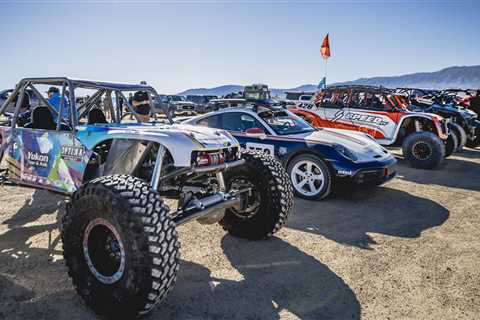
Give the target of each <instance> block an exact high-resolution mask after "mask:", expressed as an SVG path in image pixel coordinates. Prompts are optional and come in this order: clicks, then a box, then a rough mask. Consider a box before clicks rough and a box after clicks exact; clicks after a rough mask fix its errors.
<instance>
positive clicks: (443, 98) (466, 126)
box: [396, 88, 480, 150]
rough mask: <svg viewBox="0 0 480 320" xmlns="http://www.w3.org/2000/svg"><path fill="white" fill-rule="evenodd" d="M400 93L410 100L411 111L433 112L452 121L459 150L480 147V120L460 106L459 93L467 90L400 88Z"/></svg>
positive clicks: (473, 113)
mask: <svg viewBox="0 0 480 320" xmlns="http://www.w3.org/2000/svg"><path fill="white" fill-rule="evenodd" d="M396 91H397V92H398V93H400V94H403V95H405V97H406V98H407V99H408V103H409V105H410V109H411V110H413V111H419V112H431V113H435V114H438V115H440V116H442V117H444V118H448V119H450V123H449V124H448V125H449V128H450V131H451V133H452V134H453V135H455V136H456V138H457V140H458V145H459V146H458V150H461V149H462V148H463V147H464V146H465V145H466V146H468V147H471V148H475V147H477V146H479V145H480V120H479V119H478V115H477V114H476V113H475V112H473V111H472V110H469V109H467V108H465V107H462V106H460V105H459V103H461V101H463V100H462V99H461V98H459V97H458V96H457V94H459V93H464V94H466V93H465V92H468V91H466V90H444V91H428V90H423V89H413V88H400V89H397V90H396Z"/></svg>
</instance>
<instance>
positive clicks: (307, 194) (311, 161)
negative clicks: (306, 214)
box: [287, 154, 332, 200]
mask: <svg viewBox="0 0 480 320" xmlns="http://www.w3.org/2000/svg"><path fill="white" fill-rule="evenodd" d="M287 172H288V175H289V176H290V180H291V182H292V185H293V192H294V193H295V195H296V196H298V197H300V198H303V199H307V200H320V199H323V198H325V197H327V196H328V195H329V194H330V193H331V189H332V173H331V172H330V169H329V168H328V166H327V165H326V164H325V162H324V161H323V160H322V159H320V158H319V157H317V156H315V155H309V154H307V155H300V156H297V157H295V158H294V159H292V160H291V161H290V163H289V164H288V168H287Z"/></svg>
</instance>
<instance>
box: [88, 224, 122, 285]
mask: <svg viewBox="0 0 480 320" xmlns="http://www.w3.org/2000/svg"><path fill="white" fill-rule="evenodd" d="M83 254H84V256H85V260H86V262H87V266H88V268H89V269H90V271H91V272H92V274H93V275H94V276H95V277H96V278H97V279H98V281H100V282H102V283H105V284H112V283H115V282H117V281H118V280H120V278H121V277H122V275H123V272H124V271H125V248H124V246H123V242H122V240H121V238H120V234H119V233H118V231H117V230H116V229H115V227H114V226H113V225H112V224H111V223H110V222H108V221H107V220H105V219H102V218H98V219H95V220H93V221H91V222H90V223H89V224H88V226H87V228H86V229H85V234H84V236H83Z"/></svg>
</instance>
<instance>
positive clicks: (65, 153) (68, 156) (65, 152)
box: [60, 145, 85, 161]
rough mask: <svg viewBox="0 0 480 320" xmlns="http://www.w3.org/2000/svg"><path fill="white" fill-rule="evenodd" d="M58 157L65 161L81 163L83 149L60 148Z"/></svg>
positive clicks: (83, 153)
mask: <svg viewBox="0 0 480 320" xmlns="http://www.w3.org/2000/svg"><path fill="white" fill-rule="evenodd" d="M60 156H61V157H62V159H65V160H72V161H82V160H83V157H84V156H85V147H83V146H68V145H66V146H61V151H60Z"/></svg>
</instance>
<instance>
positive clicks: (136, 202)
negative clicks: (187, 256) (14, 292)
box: [61, 175, 180, 319]
mask: <svg viewBox="0 0 480 320" xmlns="http://www.w3.org/2000/svg"><path fill="white" fill-rule="evenodd" d="M98 199H102V201H103V202H104V203H107V204H108V205H109V206H111V207H112V208H113V209H112V210H113V211H114V212H116V213H117V214H116V215H115V217H116V218H117V219H118V223H119V224H120V226H121V227H122V229H123V230H122V231H119V232H120V233H121V236H123V235H122V232H123V233H125V232H128V236H129V239H130V240H133V242H134V243H135V244H137V245H139V246H138V248H137V249H138V250H132V252H127V253H126V255H130V257H131V258H132V261H135V263H134V262H132V263H131V264H132V266H129V267H128V266H127V267H126V269H127V268H130V271H129V273H128V278H129V279H128V280H129V281H133V282H135V285H136V287H135V289H136V290H137V292H135V293H134V296H135V301H134V302H133V303H132V304H130V305H129V304H128V303H127V305H116V306H111V307H105V305H102V304H104V303H105V301H101V299H98V297H96V295H95V292H92V291H93V290H89V289H91V288H92V285H91V284H90V287H89V286H88V285H87V284H86V282H85V279H86V278H87V277H89V275H88V274H90V280H91V278H92V277H93V276H92V274H91V272H90V270H89V269H88V267H87V266H83V265H82V264H81V261H83V263H84V264H85V262H84V261H85V259H84V257H83V253H82V254H81V256H78V250H77V248H76V246H77V245H78V243H77V241H78V240H80V246H82V244H81V242H82V238H81V237H80V238H77V235H76V234H75V231H77V232H78V231H79V230H78V228H82V227H80V225H82V223H80V222H81V221H82V214H83V215H84V214H85V212H82V211H84V210H85V209H82V207H83V206H88V203H91V202H96V201H98ZM94 206H95V205H94ZM168 212H169V208H168V206H167V205H165V204H164V202H163V200H162V199H161V198H160V195H159V194H158V193H157V192H156V191H153V190H152V189H151V188H150V186H149V185H148V184H147V183H146V182H145V181H143V180H141V179H139V178H136V177H132V176H127V175H112V176H105V177H100V178H97V179H94V180H92V181H90V182H88V183H86V184H85V185H83V186H82V187H80V188H79V190H78V191H76V192H75V193H74V194H73V196H72V199H71V203H70V204H68V205H67V212H66V214H65V215H64V216H63V219H62V235H61V236H62V242H63V252H64V259H65V263H66V265H67V268H68V274H69V276H70V277H71V278H72V281H73V284H74V286H75V288H76V290H77V292H78V294H79V295H80V296H81V297H82V298H83V300H84V301H85V303H86V304H87V306H89V307H90V308H92V309H93V310H94V311H95V312H97V313H98V314H100V315H102V316H106V317H108V318H112V317H115V318H122V319H124V318H125V319H126V318H134V317H137V316H139V315H143V314H146V313H147V312H149V311H150V310H152V308H153V307H154V306H155V305H156V304H158V303H159V302H160V301H162V300H163V299H164V298H165V297H166V296H167V295H168V294H169V292H170V291H171V290H172V288H173V286H174V284H175V282H176V277H177V271H178V267H179V247H180V245H179V242H178V239H177V233H176V229H175V223H174V222H173V221H172V220H171V219H170V217H169V215H168ZM84 220H85V219H84ZM87 223H88V221H87V222H84V223H83V224H84V225H86V224H87ZM84 228H85V227H83V230H84ZM80 232H81V234H82V236H83V231H82V229H81V230H80ZM127 259H128V257H127ZM86 273H88V274H86ZM126 277H127V270H126V271H125V273H124V275H123V278H126ZM135 277H136V278H135ZM132 278H133V279H132ZM93 279H94V281H97V280H96V279H95V278H93ZM120 281H123V280H122V279H121V280H120ZM125 281H127V280H125ZM123 289H125V288H123ZM112 290H113V289H112ZM128 294H132V293H131V292H128ZM109 302H111V301H109ZM127 302H128V301H127Z"/></svg>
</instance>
